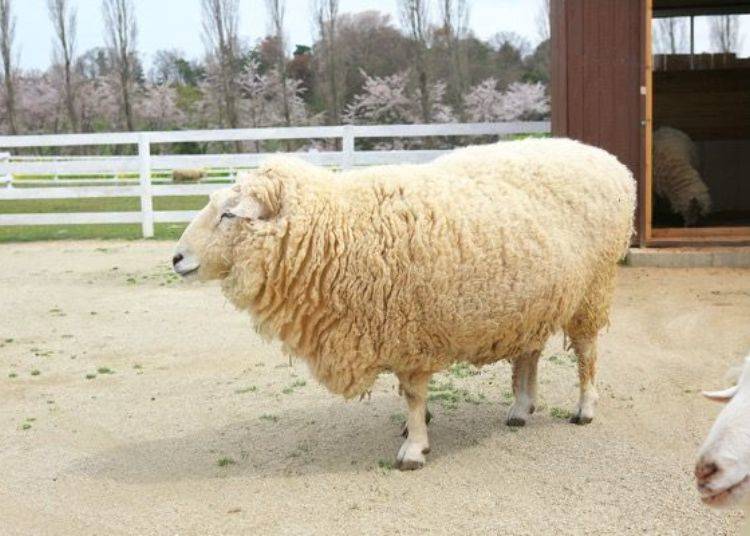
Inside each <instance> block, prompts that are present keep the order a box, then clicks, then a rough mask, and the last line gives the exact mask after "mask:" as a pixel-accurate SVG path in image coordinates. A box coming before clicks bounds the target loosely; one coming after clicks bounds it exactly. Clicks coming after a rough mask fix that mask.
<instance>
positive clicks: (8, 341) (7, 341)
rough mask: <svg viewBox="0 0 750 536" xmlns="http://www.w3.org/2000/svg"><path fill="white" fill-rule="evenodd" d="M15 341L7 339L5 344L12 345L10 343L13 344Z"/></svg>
mask: <svg viewBox="0 0 750 536" xmlns="http://www.w3.org/2000/svg"><path fill="white" fill-rule="evenodd" d="M14 340H15V339H5V341H4V342H5V344H10V343H12V342H13V341H14Z"/></svg>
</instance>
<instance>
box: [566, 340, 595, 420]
mask: <svg viewBox="0 0 750 536" xmlns="http://www.w3.org/2000/svg"><path fill="white" fill-rule="evenodd" d="M572 343H573V350H575V353H576V357H577V358H578V382H579V387H580V399H579V401H578V408H577V409H576V412H575V414H574V415H573V416H572V417H571V418H570V422H572V423H574V424H588V423H590V422H591V421H592V420H593V419H594V409H595V407H596V401H597V400H598V399H599V395H598V394H597V392H596V388H595V387H594V378H595V376H596V357H597V353H596V336H594V337H591V338H585V339H575V338H574V339H573V341H572Z"/></svg>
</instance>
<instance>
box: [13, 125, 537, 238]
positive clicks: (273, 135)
mask: <svg viewBox="0 0 750 536" xmlns="http://www.w3.org/2000/svg"><path fill="white" fill-rule="evenodd" d="M549 130H550V125H549V123H548V122H544V121H536V122H532V121H530V122H511V123H453V124H433V125H374V126H370V125H367V126H359V125H344V126H329V127H294V128H259V129H234V130H196V131H168V132H114V133H104V134H51V135H41V136H0V149H3V150H8V149H21V148H31V147H70V146H102V145H135V146H137V148H138V155H137V156H114V157H102V156H90V157H80V156H76V157H64V156H60V157H27V156H13V155H12V154H11V153H7V152H5V153H3V152H0V183H2V182H4V183H5V185H6V187H5V188H0V201H3V200H35V199H80V198H103V197H138V198H139V199H140V211H139V212H71V213H27V214H0V226H4V225H68V224H99V223H140V224H141V230H142V234H143V236H144V237H145V238H148V237H152V236H153V235H154V223H162V222H175V223H177V222H186V221H190V220H191V219H192V218H193V217H194V216H195V214H196V212H195V211H188V210H172V211H154V210H153V198H154V197H161V196H191V195H208V194H210V193H211V192H213V191H214V190H216V189H218V188H222V187H224V186H225V184H223V183H204V184H182V185H173V184H166V185H165V184H155V183H154V182H152V177H151V175H152V171H154V170H170V169H176V168H209V167H210V168H229V169H238V168H253V167H257V166H258V165H260V163H261V162H262V161H263V160H264V159H265V158H267V157H268V156H269V155H270V153H247V154H195V155H170V154H167V155H152V154H151V146H152V145H153V144H169V143H179V142H217V141H265V140H294V139H297V140H301V139H307V140H314V139H340V140H341V150H340V151H320V152H319V151H309V152H296V153H292V154H294V156H297V157H299V158H302V159H304V160H307V161H309V162H311V163H314V164H318V165H324V166H337V167H340V168H342V169H350V168H352V167H354V166H371V165H380V164H402V163H424V162H429V161H430V160H432V159H434V158H436V157H438V156H440V155H441V154H444V153H446V152H448V151H445V150H388V151H357V150H356V140H357V139H368V138H413V137H445V136H457V137H458V136H460V137H470V136H506V135H511V134H540V133H548V132H549ZM135 172H137V173H138V180H137V181H135V180H133V179H130V180H128V179H118V180H117V182H118V183H122V184H119V185H111V183H112V182H113V181H112V179H105V180H97V179H88V180H86V181H85V183H86V184H84V185H81V186H73V185H70V184H66V182H67V181H43V180H27V181H22V180H14V179H13V176H14V175H21V174H29V175H30V174H49V175H54V176H58V175H63V174H69V175H70V174H75V173H79V174H92V173H97V174H98V173H110V174H115V175H116V174H121V173H135ZM81 182H84V181H81ZM108 183H109V184H110V185H106V184H108ZM61 184H66V185H65V186H61ZM16 186H22V187H16Z"/></svg>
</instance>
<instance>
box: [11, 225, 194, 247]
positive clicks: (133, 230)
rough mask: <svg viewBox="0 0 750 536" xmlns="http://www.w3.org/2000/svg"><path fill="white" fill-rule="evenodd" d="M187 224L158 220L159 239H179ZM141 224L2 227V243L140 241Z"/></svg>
mask: <svg viewBox="0 0 750 536" xmlns="http://www.w3.org/2000/svg"><path fill="white" fill-rule="evenodd" d="M185 227H187V223H156V224H154V238H155V239H156V240H177V239H178V238H179V237H180V235H182V232H183V231H184V230H185ZM142 237H143V235H142V234H141V226H140V224H137V223H136V224H129V223H128V224H118V223H112V224H109V223H107V224H88V225H9V226H3V227H0V243H3V242H34V241H42V240H45V241H46V240H92V239H93V240H139V239H141V238H142Z"/></svg>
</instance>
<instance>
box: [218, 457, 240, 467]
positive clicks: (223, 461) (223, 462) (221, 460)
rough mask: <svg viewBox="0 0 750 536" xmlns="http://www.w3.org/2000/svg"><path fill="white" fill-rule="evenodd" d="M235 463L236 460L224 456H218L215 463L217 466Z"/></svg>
mask: <svg viewBox="0 0 750 536" xmlns="http://www.w3.org/2000/svg"><path fill="white" fill-rule="evenodd" d="M236 463H237V462H236V461H234V460H233V459H232V458H226V457H224V458H219V459H218V460H216V465H218V466H219V467H227V466H228V465H234V464H236Z"/></svg>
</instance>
